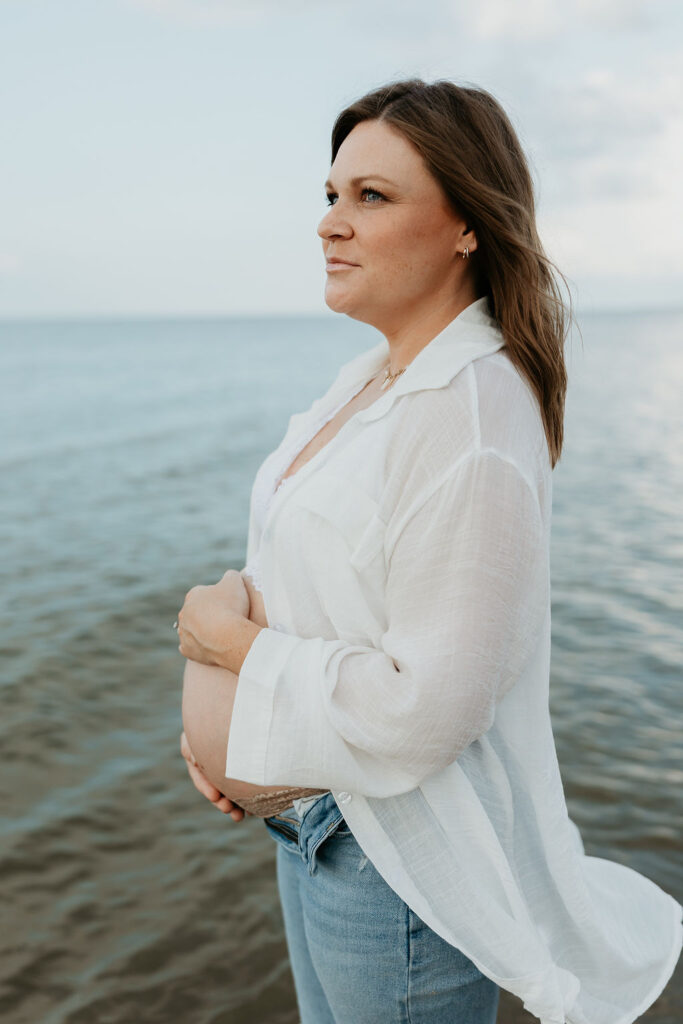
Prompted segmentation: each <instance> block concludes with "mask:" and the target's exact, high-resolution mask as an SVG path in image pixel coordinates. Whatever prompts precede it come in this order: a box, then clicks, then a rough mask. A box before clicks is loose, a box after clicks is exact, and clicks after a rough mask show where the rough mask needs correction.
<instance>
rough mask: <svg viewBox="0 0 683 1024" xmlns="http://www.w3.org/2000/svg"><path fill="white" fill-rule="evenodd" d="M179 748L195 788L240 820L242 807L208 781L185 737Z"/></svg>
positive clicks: (219, 808)
mask: <svg viewBox="0 0 683 1024" xmlns="http://www.w3.org/2000/svg"><path fill="white" fill-rule="evenodd" d="M183 737H185V733H183ZM180 749H181V750H182V751H183V757H184V758H185V760H186V761H187V770H188V772H189V775H190V778H191V780H192V784H193V786H194V787H195V789H196V790H197V791H198V792H199V793H201V794H202V796H204V797H206V799H207V800H210V801H211V803H212V804H213V805H214V807H217V808H218V810H219V811H221V812H222V813H223V814H229V815H230V816H231V818H232V820H233V821H242V819H243V818H244V816H245V811H244V810H243V808H242V807H240V806H239V805H238V804H235V803H233V802H232V800H230V799H229V798H228V797H227V796H224V795H223V794H222V793H221V791H220V789H217V788H216V786H214V785H213V783H212V782H209V780H208V779H207V777H206V775H204V773H203V772H202V770H201V768H199V766H198V765H197V763H196V761H195V760H194V757H193V756H192V751H191V750H190V746H189V744H188V742H187V739H185V742H184V743H183V738H182V737H181V744H180ZM184 751H187V752H188V754H189V756H186V754H185V752H184Z"/></svg>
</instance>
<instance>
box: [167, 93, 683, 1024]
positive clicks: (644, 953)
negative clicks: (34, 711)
mask: <svg viewBox="0 0 683 1024" xmlns="http://www.w3.org/2000/svg"><path fill="white" fill-rule="evenodd" d="M326 190H327V195H328V202H329V205H330V209H329V211H328V212H327V213H326V215H325V216H324V217H323V219H322V221H321V223H320V225H319V228H318V232H319V234H320V236H321V238H322V244H323V252H324V254H325V257H326V260H327V285H326V292H325V299H326V302H327V304H328V306H329V307H330V308H331V309H333V310H335V311H337V312H340V313H345V314H346V315H348V316H350V317H353V318H354V319H357V320H361V321H363V322H365V323H369V324H372V325H373V326H375V327H376V328H377V329H378V330H379V331H380V332H381V334H382V335H383V340H382V341H381V342H379V343H378V344H377V345H376V346H375V347H374V348H372V349H370V350H369V351H367V352H364V353H362V354H361V355H359V356H358V357H357V358H355V359H353V360H351V361H350V362H349V363H347V364H346V365H345V366H343V367H342V368H341V370H340V372H339V374H338V376H337V379H336V380H335V381H334V383H333V384H332V386H331V388H330V389H329V390H328V392H327V393H326V394H325V395H324V396H323V397H322V398H320V399H318V400H317V401H316V402H314V403H313V405H312V406H311V408H310V409H309V410H308V411H307V412H304V413H300V414H297V415H295V416H293V417H292V419H291V421H290V424H289V427H288V430H287V433H286V435H285V438H284V439H283V441H282V444H281V445H280V446H279V448H278V449H277V450H276V451H275V452H273V453H272V454H271V455H270V456H269V457H268V458H267V459H266V460H265V462H264V463H263V465H262V466H261V468H260V469H259V472H258V474H257V477H256V481H255V484H254V490H253V492H252V505H251V512H250V525H249V537H248V550H247V560H248V568H247V570H245V571H244V572H243V574H242V575H240V574H237V573H229V574H226V576H225V577H224V579H223V580H222V581H221V582H220V583H219V584H217V585H216V586H215V587H202V588H193V590H191V591H190V592H189V594H188V596H187V598H186V601H185V604H184V605H183V608H182V610H181V613H180V616H179V621H180V631H179V635H180V641H181V642H180V651H181V653H182V654H184V655H185V657H187V658H188V659H190V660H188V662H187V670H186V678H185V693H184V712H183V720H184V725H185V730H186V733H187V739H185V738H183V751H184V753H185V756H186V757H187V759H188V762H189V763H190V772H191V775H192V777H193V779H194V781H195V784H196V785H197V786H198V788H199V789H201V790H202V791H204V792H205V794H206V795H207V796H208V797H209V799H213V800H215V801H216V802H217V805H218V806H219V807H220V808H221V809H222V810H224V811H226V812H229V813H232V815H233V817H235V818H236V820H237V819H239V818H241V817H242V813H241V811H240V809H239V806H238V805H239V804H240V799H242V801H243V802H244V800H247V801H248V800H249V799H251V798H252V797H253V795H254V794H257V797H256V798H257V799H258V793H259V792H267V793H268V797H267V799H269V798H270V797H272V796H273V794H275V797H277V795H278V793H277V791H278V790H282V789H283V788H286V787H303V788H304V790H306V789H307V790H309V791H310V790H314V791H317V792H313V793H311V792H309V793H308V794H307V795H304V796H301V794H300V792H299V795H298V796H296V797H292V799H291V801H290V802H289V806H287V807H284V808H281V809H279V810H278V811H277V812H275V813H272V814H270V815H269V816H268V817H266V819H265V820H266V827H267V828H268V830H269V832H270V834H271V835H272V836H273V838H274V839H275V841H276V842H277V843H278V849H277V870H278V885H279V890H280V896H281V902H282V908H283V914H284V920H285V929H286V935H287V942H288V947H289V952H290V958H291V962H292V969H293V974H294V980H295V984H296V991H297V998H298V1001H299V1008H300V1012H301V1020H302V1024H321V1022H333V1021H336V1022H348V1024H362V1022H366V1021H367V1022H368V1024H370V1022H372V1024H376V1022H380V1021H386V1022H394V1021H403V1020H406V1021H407V1020H420V1021H423V1022H426V1021H430V1022H439V1024H440V1022H445V1021H454V1020H457V1021H463V1022H467V1024H493V1022H494V1021H495V1019H496V1009H497V1002H498V996H499V989H500V987H503V988H505V989H507V990H509V991H510V992H513V993H514V994H516V995H517V996H519V998H521V999H522V1000H523V1003H524V1006H525V1007H526V1008H527V1010H529V1011H530V1012H531V1013H532V1014H533V1015H534V1016H535V1017H537V1018H538V1019H539V1020H541V1021H542V1022H543V1024H563V1022H565V1021H566V1022H569V1024H630V1022H631V1021H633V1020H635V1019H636V1018H637V1017H638V1016H639V1015H640V1014H642V1013H643V1012H644V1011H645V1010H646V1009H647V1007H648V1006H650V1005H651V1003H652V1002H654V1000H655V999H656V998H657V996H658V995H659V994H660V992H661V991H662V989H663V987H664V985H665V984H666V981H667V980H668V978H669V977H670V976H671V974H672V972H673V968H674V966H675V963H676V961H677V959H678V955H679V953H680V948H681V909H682V908H681V906H680V905H679V904H678V903H677V902H676V901H675V900H674V899H673V898H672V897H671V896H669V895H668V894H666V893H665V892H663V891H662V890H661V889H660V888H659V887H658V886H656V885H655V884H654V883H652V882H651V881H650V880H649V879H647V878H645V877H643V876H642V875H640V874H638V873H636V872H635V871H632V870H630V869H629V868H626V867H624V866H623V865H620V864H617V863H612V862H608V861H605V860H604V859H602V858H596V857H587V856H585V854H584V851H583V845H582V843H581V838H580V835H579V833H578V829H577V828H576V826H575V825H574V824H573V822H572V821H571V820H570V819H569V817H568V814H567V808H566V804H565V800H564V793H563V788H562V782H561V779H560V774H559V769H558V764H557V758H556V755H555V747H554V741H553V735H552V729H551V723H550V717H549V711H548V671H549V659H550V584H549V542H550V517H551V501H552V487H551V472H552V469H553V468H554V466H555V464H556V463H557V460H558V459H559V457H560V453H561V447H562V418H563V408H564V397H565V389H566V372H565V365H564V360H563V344H564V338H565V335H566V329H567V315H566V312H565V309H564V306H563V304H562V302H561V300H560V296H559V292H558V289H557V286H556V284H555V281H554V278H553V274H552V273H551V270H550V269H549V268H550V267H551V266H552V265H551V264H550V263H549V261H548V260H547V258H546V257H545V256H544V254H543V250H542V247H541V244H540V242H539V239H538V236H537V232H536V227H535V215H534V197H533V188H532V183H531V179H530V175H529V171H528V168H527V164H526V160H525V157H524V154H523V152H522V150H521V147H520V144H519V141H518V139H517V137H516V135H515V132H514V130H513V128H512V126H511V125H510V122H509V120H508V118H507V117H506V115H505V113H504V111H503V110H502V109H501V107H500V105H499V104H498V103H497V101H496V100H495V99H494V98H493V97H492V96H491V95H490V94H489V93H487V92H486V91H484V90H482V89H476V88H465V87H459V86H457V85H454V84H453V83H451V82H448V81H438V82H435V83H433V84H426V83H424V82H422V81H421V80H419V79H412V80H408V81H404V82H397V83H393V84H390V85H388V86H386V87H384V88H381V89H377V90H375V91H373V92H371V93H369V94H368V95H366V96H364V97H363V98H362V99H360V100H359V101H358V102H357V103H354V104H352V105H351V106H350V107H349V108H347V109H346V110H344V111H343V112H342V113H341V114H340V115H339V117H338V118H337V121H336V123H335V126H334V129H333V132H332V166H331V171H330V180H329V181H328V182H327V184H326ZM280 478H286V480H285V484H284V485H283V486H280V487H277V488H276V484H277V482H278V480H279V479H280ZM257 558H258V565H256V559H257ZM250 576H253V579H250ZM261 580H262V583H261V584H260V585H261V586H262V590H263V600H264V601H265V606H263V604H262V603H260V602H259V596H258V594H257V587H256V584H259V583H260V581H261ZM250 612H251V618H249V615H250ZM264 616H265V617H264ZM228 733H229V735H228ZM188 740H189V743H188ZM226 747H227V760H226ZM195 760H196V761H197V762H198V763H196V764H195V763H193V762H194V761H195ZM236 780H243V782H239V783H238V782H237V781H236ZM241 785H248V786H250V787H251V789H250V790H248V791H244V790H242V792H241V793H240V792H239V786H241ZM295 792H296V791H295ZM221 794H224V795H223V796H222V795H221ZM280 796H282V794H280ZM284 799H285V800H287V799H288V794H284Z"/></svg>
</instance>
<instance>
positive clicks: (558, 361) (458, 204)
mask: <svg viewBox="0 0 683 1024" xmlns="http://www.w3.org/2000/svg"><path fill="white" fill-rule="evenodd" d="M372 119H379V120H382V121H386V122H387V123H388V124H390V125H391V126H392V127H393V128H395V129H397V130H398V131H399V132H401V133H402V134H403V135H404V136H405V137H406V138H407V139H408V141H409V142H411V143H412V144H413V145H414V146H415V148H416V149H417V150H418V151H419V153H420V154H421V155H422V158H423V159H424V161H425V163H426V165H427V167H428V169H429V170H430V171H431V173H432V175H433V176H434V178H435V179H436V180H437V181H438V182H439V184H440V185H441V187H442V188H443V190H444V192H445V194H446V196H447V198H448V200H449V201H450V203H451V205H452V207H453V208H454V209H455V211H456V213H457V214H458V215H459V216H461V217H464V218H465V220H466V222H467V224H468V225H469V226H470V227H472V228H474V230H475V232H476V237H477V248H476V250H475V251H474V252H473V253H472V254H471V256H470V261H469V262H470V265H471V268H472V273H473V274H474V285H475V289H476V291H477V295H478V297H480V298H481V297H482V296H484V295H487V296H488V297H489V307H490V313H491V315H492V316H493V317H494V318H495V320H496V321H497V323H498V324H499V326H500V328H501V331H502V333H503V338H504V340H505V344H506V351H507V354H508V356H509V358H510V360H511V361H512V363H513V364H514V365H515V366H516V367H517V368H518V369H519V371H520V372H521V373H523V374H524V376H525V377H526V379H527V380H528V381H529V384H530V385H531V387H532V388H533V391H534V393H535V395H536V397H537V398H538V403H539V406H540V411H541V416H542V419H543V426H544V429H545V434H546V439H547V442H548V452H549V456H550V462H551V467H552V468H553V469H554V468H555V464H556V463H557V461H558V460H559V458H560V455H561V452H562V439H563V418H564V400H565V393H566V390H567V371H566V367H565V362H564V342H565V338H566V336H567V333H568V330H569V324H570V322H571V321H572V320H573V314H572V305H571V294H569V310H567V308H566V307H565V305H564V303H563V301H562V297H561V293H560V289H559V287H558V284H557V282H556V280H555V277H554V274H553V269H552V268H555V265H554V264H553V263H552V262H551V261H550V260H549V259H548V257H547V256H546V255H545V253H544V251H543V247H542V245H541V242H540V240H539V237H538V233H537V230H536V215H535V202H534V189H533V183H532V180H531V175H530V172H529V167H528V165H527V161H526V158H525V155H524V152H523V150H522V147H521V145H520V142H519V139H518V138H517V135H516V133H515V130H514V128H513V127H512V124H511V123H510V120H509V118H508V116H507V114H506V113H505V111H504V110H503V108H502V107H501V105H500V103H499V102H498V101H497V100H496V99H495V98H494V97H493V96H492V95H491V93H489V92H487V91H486V90H485V89H480V88H476V87H471V88H470V87H465V86H460V85H455V84H454V83H453V82H451V81H448V80H447V79H439V80H438V81H435V82H433V83H431V84H428V83H426V82H423V81H422V79H420V78H409V79H405V80H403V81H398V82H392V83H390V84H388V85H385V86H382V87H381V88H379V89H375V90H373V91H372V92H369V93H367V94H366V95H365V96H362V97H361V98H360V99H359V100H357V101H356V102H355V103H352V104H351V105H350V106H348V107H346V109H345V110H343V111H342V112H341V113H340V114H339V116H338V117H337V119H336V121H335V123H334V127H333V129H332V162H334V159H335V157H336V155H337V151H338V149H339V147H340V146H341V144H342V142H343V141H344V139H345V138H346V137H347V135H348V134H349V132H350V131H351V130H352V129H353V128H355V126H356V125H357V124H359V123H360V122H362V121H368V120H372ZM555 269H557V268H555ZM558 273H559V274H560V277H562V280H563V281H564V282H565V284H566V283H567V281H566V278H565V277H564V275H563V274H561V272H559V271H558ZM568 291H569V289H568Z"/></svg>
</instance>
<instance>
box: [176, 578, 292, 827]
mask: <svg viewBox="0 0 683 1024" xmlns="http://www.w3.org/2000/svg"><path fill="white" fill-rule="evenodd" d="M242 579H243V581H244V585H245V587H246V589H247V592H248V594H249V599H250V608H249V619H250V620H251V621H252V622H255V623H256V624H257V625H259V626H263V627H267V625H268V620H267V619H266V614H265V607H264V604H263V595H262V594H261V593H260V592H259V591H258V590H256V588H255V587H254V585H253V583H252V582H251V580H250V579H249V577H248V576H247V575H246V574H243V575H242ZM238 678H239V677H238V676H237V675H236V674H235V673H234V672H231V671H230V670H229V669H226V668H221V667H219V666H216V665H203V664H200V663H199V662H197V661H191V660H189V659H188V660H187V661H186V663H185V673H184V677H183V710H182V714H183V727H184V730H185V737H186V742H187V743H188V744H189V750H190V751H191V755H193V756H194V759H195V761H196V767H197V768H198V769H199V770H200V772H201V774H202V776H203V777H204V779H206V780H208V781H209V783H210V784H211V785H212V786H214V787H215V788H216V790H218V791H220V793H222V794H223V795H224V796H226V797H227V798H228V800H229V801H233V802H234V803H237V804H239V803H240V799H242V798H245V797H250V796H254V795H256V794H258V795H260V794H262V793H271V792H278V791H281V790H282V789H283V787H282V786H257V785H254V784H253V783H251V782H241V781H240V780H238V779H226V777H225V752H226V747H227V737H228V733H229V731H230V723H231V719H232V707H233V703H234V699H235V692H236V690H237V682H238ZM186 759H187V758H186ZM188 764H191V761H189V760H188ZM195 774H196V773H195ZM193 781H194V782H195V785H196V784H197V781H200V782H201V779H199V780H197V779H195V778H193ZM197 788H199V789H200V792H204V795H205V796H207V797H208V799H211V795H209V791H208V790H207V791H206V792H205V789H204V788H201V787H199V786H198V787H197ZM212 802H215V801H213V800H212ZM221 809H223V808H221ZM226 809H229V808H227V807H226Z"/></svg>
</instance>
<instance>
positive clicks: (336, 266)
mask: <svg viewBox="0 0 683 1024" xmlns="http://www.w3.org/2000/svg"><path fill="white" fill-rule="evenodd" d="M355 269H356V264H355V263H326V264H325V270H328V271H329V270H355Z"/></svg>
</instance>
